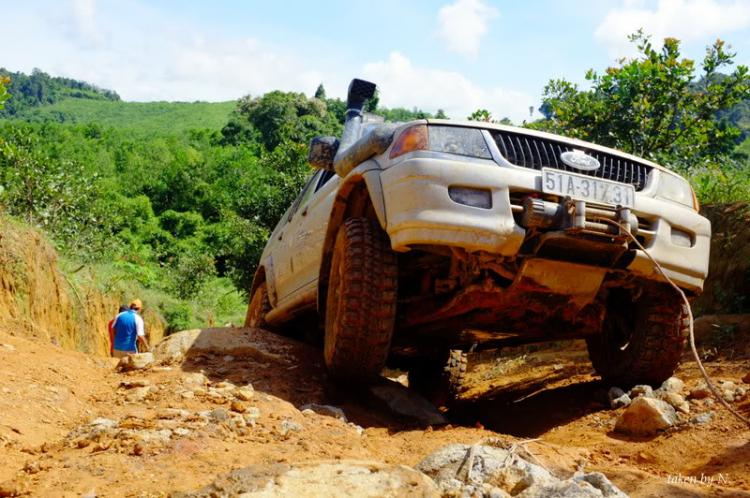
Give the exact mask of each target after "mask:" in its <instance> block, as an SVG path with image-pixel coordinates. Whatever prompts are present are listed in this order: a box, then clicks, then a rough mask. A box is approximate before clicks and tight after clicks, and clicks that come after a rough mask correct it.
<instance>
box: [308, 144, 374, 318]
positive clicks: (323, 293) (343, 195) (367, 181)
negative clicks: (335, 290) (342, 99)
mask: <svg viewBox="0 0 750 498" xmlns="http://www.w3.org/2000/svg"><path fill="white" fill-rule="evenodd" d="M381 171H382V168H381V167H380V165H379V164H378V163H377V162H376V161H374V160H372V159H370V160H368V161H365V162H364V163H362V164H360V165H359V166H357V167H356V168H354V169H353V170H352V171H351V172H350V173H349V174H348V175H346V177H345V178H344V181H343V183H342V184H341V186H339V188H338V191H337V193H336V199H335V200H334V202H333V206H332V207H331V214H330V216H329V217H328V226H327V228H326V235H325V239H324V242H323V256H322V258H321V264H320V273H319V274H318V313H319V314H320V315H321V316H323V315H324V314H325V303H326V298H327V292H328V275H329V273H330V271H331V260H332V259H333V246H334V244H335V243H336V237H337V235H338V232H339V228H341V224H342V223H343V222H344V217H345V215H346V213H347V208H349V203H348V200H349V198H350V197H351V196H352V195H353V194H355V193H356V192H362V191H364V192H366V193H367V196H368V197H369V199H370V203H371V205H372V207H373V210H374V211H375V215H376V216H377V218H378V222H379V223H380V226H381V227H382V228H383V230H385V228H386V226H387V219H386V214H385V196H384V194H383V184H382V182H381V180H380V173H381ZM357 214H361V213H357Z"/></svg>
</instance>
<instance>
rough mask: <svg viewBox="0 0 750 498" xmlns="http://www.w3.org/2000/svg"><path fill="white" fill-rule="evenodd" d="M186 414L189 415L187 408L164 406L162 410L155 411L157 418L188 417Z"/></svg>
mask: <svg viewBox="0 0 750 498" xmlns="http://www.w3.org/2000/svg"><path fill="white" fill-rule="evenodd" d="M188 415H190V413H189V412H188V411H187V410H179V409H177V408H165V409H163V410H159V411H158V412H157V413H156V417H157V418H161V419H176V418H178V419H182V420H184V419H186V418H188Z"/></svg>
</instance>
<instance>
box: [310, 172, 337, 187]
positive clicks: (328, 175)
mask: <svg viewBox="0 0 750 498" xmlns="http://www.w3.org/2000/svg"><path fill="white" fill-rule="evenodd" d="M334 176H336V173H334V172H333V171H330V170H327V169H326V170H323V172H322V173H321V174H320V181H319V182H318V186H317V187H315V191H316V192H317V191H318V190H320V189H321V187H323V185H325V184H326V183H328V181H329V180H330V179H331V178H333V177H334Z"/></svg>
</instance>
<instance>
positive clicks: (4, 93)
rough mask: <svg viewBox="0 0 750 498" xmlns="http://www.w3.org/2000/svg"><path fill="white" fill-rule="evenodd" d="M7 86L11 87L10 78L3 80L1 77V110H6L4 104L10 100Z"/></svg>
mask: <svg viewBox="0 0 750 498" xmlns="http://www.w3.org/2000/svg"><path fill="white" fill-rule="evenodd" d="M5 85H8V86H10V77H9V76H6V77H5V78H3V77H2V76H0V110H2V109H4V108H5V106H4V105H3V102H5V101H6V100H8V99H9V98H10V94H9V93H8V88H7V87H6V86H5Z"/></svg>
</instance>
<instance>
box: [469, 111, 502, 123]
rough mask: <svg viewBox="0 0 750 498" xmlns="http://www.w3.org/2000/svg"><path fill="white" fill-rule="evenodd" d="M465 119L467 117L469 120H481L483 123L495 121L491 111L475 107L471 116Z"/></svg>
mask: <svg viewBox="0 0 750 498" xmlns="http://www.w3.org/2000/svg"><path fill="white" fill-rule="evenodd" d="M466 119H468V120H469V121H483V122H485V123H495V122H496V121H495V120H494V119H492V113H491V112H490V111H488V110H487V109H477V110H476V111H474V112H473V113H472V114H471V116H469V117H468V118H466Z"/></svg>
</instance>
